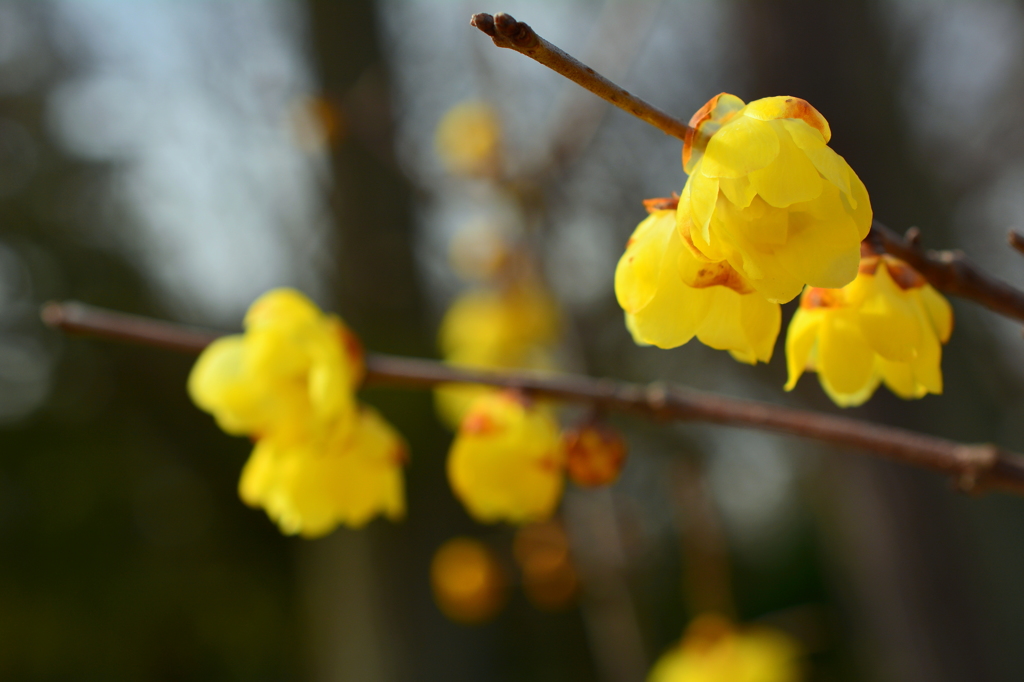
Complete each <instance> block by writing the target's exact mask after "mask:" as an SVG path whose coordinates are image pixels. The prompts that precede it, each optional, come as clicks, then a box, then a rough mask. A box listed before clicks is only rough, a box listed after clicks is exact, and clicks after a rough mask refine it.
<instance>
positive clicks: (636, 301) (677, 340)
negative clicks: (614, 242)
mask: <svg viewBox="0 0 1024 682" xmlns="http://www.w3.org/2000/svg"><path fill="white" fill-rule="evenodd" d="M685 199H686V197H685V195H684V197H682V198H681V199H680V202H679V205H680V207H681V206H683V203H684V201H685ZM615 295H616V297H617V298H618V300H619V305H621V306H622V308H623V310H625V311H626V326H627V327H628V328H629V330H630V332H631V333H632V334H633V339H634V340H635V341H636V342H637V343H640V344H646V345H654V346H658V347H659V348H675V347H676V346H681V345H683V344H684V343H686V342H687V341H689V340H690V339H692V338H693V337H694V336H696V337H697V338H698V339H699V340H700V341H701V342H702V343H704V344H706V345H708V346H711V347H712V348H716V349H719V350H728V351H729V352H730V353H731V354H732V356H733V357H734V358H736V359H737V360H739V361H740V362H746V363H749V364H756V363H757V361H758V360H761V361H762V362H768V360H770V359H771V357H772V350H773V349H774V347H775V339H776V337H777V336H778V334H779V327H780V325H781V320H782V313H781V311H780V309H779V305H778V304H777V303H771V302H769V301H768V300H767V299H766V298H765V297H764V296H763V295H761V294H760V293H758V292H756V291H755V290H754V289H753V288H752V287H751V286H750V284H749V282H748V281H747V280H746V279H745V278H744V277H743V276H741V275H740V274H739V273H738V272H736V270H734V269H733V268H732V267H731V266H730V264H729V263H728V262H725V261H721V262H717V263H710V262H707V259H698V258H697V257H695V256H694V255H693V253H692V252H691V250H690V249H689V248H687V247H686V245H685V243H684V241H683V239H682V237H681V235H680V233H679V231H678V230H677V229H676V218H675V212H674V211H673V210H671V209H655V210H654V211H653V212H652V213H651V215H649V216H648V217H647V218H646V219H645V220H644V221H643V222H641V223H640V225H638V226H637V228H636V231H635V232H633V236H632V237H630V239H629V242H628V244H627V245H626V252H625V253H624V254H623V255H622V258H621V259H620V260H619V264H618V267H617V268H616V269H615Z"/></svg>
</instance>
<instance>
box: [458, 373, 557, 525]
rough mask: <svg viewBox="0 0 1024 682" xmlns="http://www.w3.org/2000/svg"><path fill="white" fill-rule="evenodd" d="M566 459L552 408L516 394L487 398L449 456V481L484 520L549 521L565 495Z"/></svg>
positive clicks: (479, 401)
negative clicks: (563, 489)
mask: <svg viewBox="0 0 1024 682" xmlns="http://www.w3.org/2000/svg"><path fill="white" fill-rule="evenodd" d="M564 460H565V455H564V453H563V452H562V447H561V439H560V437H559V430H558V423H557V422H556V421H555V419H554V418H553V417H552V416H551V414H550V412H549V411H548V409H546V408H543V407H540V406H538V405H536V404H535V403H533V402H531V401H529V400H527V399H525V398H524V397H523V396H521V395H519V394H517V393H515V392H512V391H503V392H500V393H489V394H485V395H483V396H481V397H480V398H478V399H477V401H476V402H475V403H474V404H473V406H472V407H471V408H470V410H469V412H467V413H466V416H465V418H464V419H463V421H462V425H461V426H460V427H459V431H458V433H457V434H456V435H455V440H454V441H453V442H452V447H451V451H450V452H449V455H448V481H449V483H450V484H451V486H452V490H453V491H454V492H455V495H456V497H458V498H459V499H460V500H461V501H462V503H463V504H464V505H465V506H466V509H467V510H468V511H469V513H470V514H471V515H472V516H473V517H474V518H476V519H477V520H478V521H481V522H484V523H495V522H498V521H509V522H511V523H527V522H531V521H540V520H543V519H546V518H547V517H549V516H550V515H551V513H552V512H553V511H554V510H555V507H556V506H557V505H558V501H559V499H560V498H561V496H562V487H563V483H564V473H563V469H564Z"/></svg>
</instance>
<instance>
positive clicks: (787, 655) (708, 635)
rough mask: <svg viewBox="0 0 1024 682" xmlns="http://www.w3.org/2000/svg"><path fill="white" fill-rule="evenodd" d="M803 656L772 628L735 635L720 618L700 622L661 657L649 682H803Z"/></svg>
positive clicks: (688, 629) (736, 630) (692, 625)
mask: <svg viewBox="0 0 1024 682" xmlns="http://www.w3.org/2000/svg"><path fill="white" fill-rule="evenodd" d="M799 656H800V651H799V647H798V646H797V644H796V642H795V641H794V640H793V639H792V638H791V637H789V636H788V635H786V634H784V633H782V632H780V631H778V630H773V629H770V628H765V627H761V628H744V629H741V630H738V629H736V628H735V627H734V626H733V625H732V624H731V623H730V622H729V621H727V620H726V619H724V618H722V617H720V616H717V615H703V616H700V617H698V618H696V619H695V620H694V621H693V622H692V623H691V624H690V626H689V627H688V628H687V630H686V634H684V635H683V639H682V641H681V642H680V643H679V644H678V645H676V646H675V647H674V648H672V649H670V650H669V651H667V652H665V653H664V654H662V656H661V658H659V659H658V661H657V662H656V663H655V664H654V668H653V669H652V670H651V672H650V675H649V676H648V677H647V682H798V680H800V679H801V677H802V676H801V673H800V664H799Z"/></svg>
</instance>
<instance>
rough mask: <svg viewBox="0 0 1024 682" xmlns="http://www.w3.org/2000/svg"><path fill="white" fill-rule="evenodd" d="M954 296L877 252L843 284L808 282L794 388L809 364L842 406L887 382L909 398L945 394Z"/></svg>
mask: <svg viewBox="0 0 1024 682" xmlns="http://www.w3.org/2000/svg"><path fill="white" fill-rule="evenodd" d="M952 331H953V312H952V309H951V308H950V306H949V303H948V302H947V301H946V299H945V298H943V297H942V295H941V294H940V293H938V292H937V291H935V289H933V288H932V286H931V285H930V284H928V283H927V282H926V281H925V279H924V278H923V277H921V275H920V274H918V273H917V271H916V270H914V269H913V268H911V267H910V266H909V265H907V264H906V263H904V262H903V261H901V260H899V259H897V258H893V257H892V256H888V255H883V256H877V255H873V254H871V253H870V252H868V253H867V255H866V256H865V258H864V259H863V260H862V261H861V265H860V272H859V273H858V275H857V278H856V279H855V280H854V281H853V282H852V283H851V284H849V285H847V286H845V287H843V288H842V289H816V288H808V289H807V290H806V291H805V292H804V294H803V297H802V298H801V299H800V308H799V309H798V310H797V311H796V314H794V315H793V321H792V322H791V323H790V325H789V331H788V333H787V335H786V358H787V364H788V367H789V381H788V382H787V383H786V390H787V391H788V390H791V389H792V388H793V387H794V386H795V385H796V382H797V379H799V378H800V375H801V374H802V373H803V372H804V370H812V371H817V372H818V380H819V381H820V382H821V386H822V388H823V389H825V392H826V393H827V394H828V395H829V397H831V398H832V400H833V401H835V403H836V404H837V405H840V406H842V407H849V406H853V405H860V404H861V403H863V402H864V401H866V400H867V399H868V398H870V397H871V395H872V394H873V393H874V392H875V389H876V388H878V384H879V382H881V381H884V382H885V385H886V386H888V387H889V390H891V391H892V392H893V393H895V394H896V395H898V396H899V397H901V398H904V399H907V400H909V399H912V398H921V397H923V396H924V395H925V394H927V393H942V368H941V362H942V344H943V343H945V342H946V341H948V340H949V335H950V333H951V332H952Z"/></svg>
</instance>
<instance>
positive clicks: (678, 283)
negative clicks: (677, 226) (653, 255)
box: [632, 230, 709, 348]
mask: <svg viewBox="0 0 1024 682" xmlns="http://www.w3.org/2000/svg"><path fill="white" fill-rule="evenodd" d="M681 258H683V259H687V258H689V259H690V260H693V257H692V255H691V254H690V253H689V251H688V250H687V249H686V247H684V246H683V240H682V239H681V238H680V237H679V233H678V232H677V231H676V230H672V236H671V239H669V241H668V245H667V248H666V249H665V254H664V256H663V258H662V264H661V272H660V273H659V278H658V290H657V293H656V294H655V295H654V297H653V298H652V299H651V301H650V303H648V304H647V305H646V306H645V307H644V308H642V309H641V310H638V311H636V312H635V313H633V314H632V332H633V335H634V338H639V339H640V340H641V341H642V342H643V343H646V344H650V345H653V346H657V347H659V348H675V347H677V346H681V345H683V344H684V343H686V342H687V341H689V340H690V339H692V338H693V335H694V334H695V333H696V331H697V326H698V325H699V324H700V322H701V320H703V319H704V316H705V315H706V314H707V308H708V305H709V297H708V296H707V295H705V294H704V291H703V290H701V289H692V288H690V287H688V286H686V285H685V284H684V283H683V279H682V277H681V275H680V271H679V265H678V264H679V261H680V259H681Z"/></svg>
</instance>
